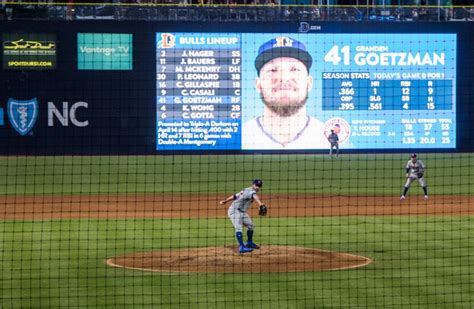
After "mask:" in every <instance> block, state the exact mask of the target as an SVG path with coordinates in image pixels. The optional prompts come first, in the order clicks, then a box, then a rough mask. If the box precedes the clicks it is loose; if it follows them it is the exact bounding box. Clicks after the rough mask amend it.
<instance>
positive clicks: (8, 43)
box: [2, 33, 57, 70]
mask: <svg viewBox="0 0 474 309" xmlns="http://www.w3.org/2000/svg"><path fill="white" fill-rule="evenodd" d="M56 47H57V44H56V35H55V34H48V33H4V34H3V35H2V55H3V68H4V69H10V70H52V69H55V68H56Z"/></svg>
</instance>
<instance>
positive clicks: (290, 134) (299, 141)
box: [242, 37, 327, 149]
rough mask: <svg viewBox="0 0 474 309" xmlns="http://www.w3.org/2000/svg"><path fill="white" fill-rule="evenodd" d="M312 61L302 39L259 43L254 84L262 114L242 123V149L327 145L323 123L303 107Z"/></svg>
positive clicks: (306, 97) (278, 38) (322, 146)
mask: <svg viewBox="0 0 474 309" xmlns="http://www.w3.org/2000/svg"><path fill="white" fill-rule="evenodd" d="M312 61H313V59H312V57H311V55H310V54H309V53H308V52H307V51H306V47H305V46H304V45H303V43H301V42H299V41H297V40H295V39H292V38H289V37H277V38H275V39H272V40H270V41H268V42H266V43H264V44H262V46H260V48H259V50H258V56H257V58H256V59H255V68H256V70H257V73H258V77H257V78H256V80H255V88H256V90H257V92H258V93H259V94H260V97H261V99H262V102H263V103H264V106H263V115H261V116H259V117H256V118H253V119H250V120H249V121H247V122H245V123H244V124H243V128H242V149H315V148H316V149H317V148H320V149H323V148H327V139H326V136H325V135H324V123H323V122H321V121H319V120H318V119H316V118H314V117H310V116H308V115H307V111H306V102H307V101H308V93H309V91H310V90H311V88H312V87H313V78H312V76H311V75H309V69H310V68H311V65H312Z"/></svg>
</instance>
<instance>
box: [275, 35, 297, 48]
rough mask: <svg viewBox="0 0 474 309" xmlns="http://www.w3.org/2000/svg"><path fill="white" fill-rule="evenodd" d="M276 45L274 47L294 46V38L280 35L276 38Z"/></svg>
mask: <svg viewBox="0 0 474 309" xmlns="http://www.w3.org/2000/svg"><path fill="white" fill-rule="evenodd" d="M275 41H276V43H275V45H273V47H292V46H293V40H292V39H290V38H288V37H286V36H280V37H277V38H275Z"/></svg>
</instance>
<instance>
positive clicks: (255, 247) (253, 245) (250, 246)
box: [245, 242, 260, 249]
mask: <svg viewBox="0 0 474 309" xmlns="http://www.w3.org/2000/svg"><path fill="white" fill-rule="evenodd" d="M245 247H247V248H252V249H260V246H259V245H257V244H256V243H253V242H248V243H247V244H246V245H245Z"/></svg>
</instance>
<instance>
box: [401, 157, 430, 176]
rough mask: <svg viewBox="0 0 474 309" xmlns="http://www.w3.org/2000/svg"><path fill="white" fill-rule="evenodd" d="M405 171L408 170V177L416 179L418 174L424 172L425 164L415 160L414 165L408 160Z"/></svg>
mask: <svg viewBox="0 0 474 309" xmlns="http://www.w3.org/2000/svg"><path fill="white" fill-rule="evenodd" d="M406 169H407V170H408V173H409V174H410V175H409V177H410V178H411V177H413V178H418V173H424V172H425V164H424V163H423V161H421V160H416V162H415V163H413V162H412V160H408V162H407V165H406Z"/></svg>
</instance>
